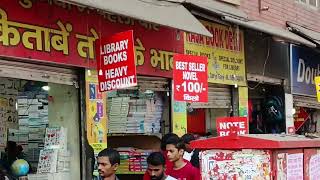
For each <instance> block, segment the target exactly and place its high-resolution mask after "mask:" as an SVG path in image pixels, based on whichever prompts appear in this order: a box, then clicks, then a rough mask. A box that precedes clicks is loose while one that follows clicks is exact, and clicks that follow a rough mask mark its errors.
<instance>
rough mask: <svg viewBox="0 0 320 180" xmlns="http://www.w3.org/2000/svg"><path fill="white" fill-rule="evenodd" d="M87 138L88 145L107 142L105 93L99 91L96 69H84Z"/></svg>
mask: <svg viewBox="0 0 320 180" xmlns="http://www.w3.org/2000/svg"><path fill="white" fill-rule="evenodd" d="M85 78H86V109H87V111H86V112H87V116H86V117H87V118H86V123H87V138H88V142H89V144H90V145H93V144H97V143H100V144H101V143H107V132H108V130H107V122H108V118H107V114H106V109H107V99H106V98H107V94H106V93H101V92H100V91H99V84H98V74H97V71H96V70H86V77H85Z"/></svg>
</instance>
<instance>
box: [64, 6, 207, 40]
mask: <svg viewBox="0 0 320 180" xmlns="http://www.w3.org/2000/svg"><path fill="white" fill-rule="evenodd" d="M61 1H63V2H68V3H72V4H77V5H82V6H88V7H93V8H97V9H100V10H103V11H106V12H109V13H114V14H119V15H123V16H128V17H132V18H135V19H139V20H143V21H147V22H152V23H156V24H159V25H163V26H168V27H172V28H176V29H180V30H183V31H187V32H192V33H196V34H201V35H205V36H209V37H212V34H211V33H210V32H209V31H208V30H207V29H206V28H205V27H204V26H203V25H202V24H201V23H200V22H199V21H198V20H197V19H196V18H195V17H194V16H193V15H192V14H191V13H190V12H189V11H188V10H187V9H186V8H185V7H184V6H183V5H181V4H180V3H174V2H167V1H159V0H107V1H106V0H61Z"/></svg>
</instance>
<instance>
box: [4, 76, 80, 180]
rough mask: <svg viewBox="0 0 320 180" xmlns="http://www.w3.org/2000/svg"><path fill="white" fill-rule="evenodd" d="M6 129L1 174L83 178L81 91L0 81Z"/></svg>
mask: <svg viewBox="0 0 320 180" xmlns="http://www.w3.org/2000/svg"><path fill="white" fill-rule="evenodd" d="M16 73H17V74H19V71H16ZM47 75H48V76H50V75H49V74H47ZM0 127H1V128H0V153H1V160H0V171H1V173H3V174H6V175H7V176H8V177H21V176H23V177H26V176H28V179H29V180H30V179H31V180H32V179H37V178H38V176H40V174H39V173H42V174H41V177H43V176H44V175H48V177H49V176H50V175H54V176H55V177H62V179H63V178H68V177H75V178H76V179H80V172H79V169H80V146H79V143H80V138H79V90H78V89H77V88H75V86H73V85H67V84H58V83H51V82H43V81H35V80H26V79H18V78H12V77H0ZM71 160H72V161H71ZM71 167H72V168H71Z"/></svg>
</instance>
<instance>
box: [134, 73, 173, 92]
mask: <svg viewBox="0 0 320 180" xmlns="http://www.w3.org/2000/svg"><path fill="white" fill-rule="evenodd" d="M137 78H138V86H137V87H136V88H135V89H137V88H139V89H140V90H142V91H145V90H151V91H169V90H170V88H169V87H170V86H169V79H167V78H162V77H149V76H138V77H137Z"/></svg>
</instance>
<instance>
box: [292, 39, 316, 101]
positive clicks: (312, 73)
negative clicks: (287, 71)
mask: <svg viewBox="0 0 320 180" xmlns="http://www.w3.org/2000/svg"><path fill="white" fill-rule="evenodd" d="M290 53H291V56H290V62H291V86H292V93H293V94H300V95H308V96H316V88H315V77H316V76H319V75H320V62H318V59H319V57H320V53H317V52H316V51H313V50H311V49H307V48H303V47H298V46H295V45H291V46H290Z"/></svg>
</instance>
